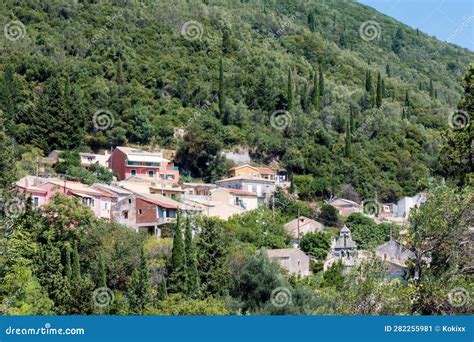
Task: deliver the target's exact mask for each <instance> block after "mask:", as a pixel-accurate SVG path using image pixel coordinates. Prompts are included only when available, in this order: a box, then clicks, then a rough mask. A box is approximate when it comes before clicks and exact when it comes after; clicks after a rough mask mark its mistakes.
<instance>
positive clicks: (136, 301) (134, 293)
mask: <svg viewBox="0 0 474 342" xmlns="http://www.w3.org/2000/svg"><path fill="white" fill-rule="evenodd" d="M128 299H129V303H130V313H131V314H142V313H143V310H144V309H145V308H146V307H147V306H148V305H149V304H150V303H151V301H152V296H151V273H150V268H149V266H148V262H147V259H146V256H145V251H144V249H143V247H142V250H141V254H140V266H139V268H138V269H135V270H134V271H133V273H132V278H131V282H130V285H129V289H128Z"/></svg>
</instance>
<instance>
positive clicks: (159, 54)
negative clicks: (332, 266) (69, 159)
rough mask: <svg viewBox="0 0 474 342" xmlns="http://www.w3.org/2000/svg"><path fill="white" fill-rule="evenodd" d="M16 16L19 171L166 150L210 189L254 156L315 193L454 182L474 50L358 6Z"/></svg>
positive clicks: (388, 190) (32, 6)
mask: <svg viewBox="0 0 474 342" xmlns="http://www.w3.org/2000/svg"><path fill="white" fill-rule="evenodd" d="M5 9H6V10H5V11H2V14H0V20H1V21H2V22H5V23H6V22H9V21H11V20H17V21H20V22H21V23H22V25H24V27H19V28H18V29H19V30H20V32H21V33H23V36H22V38H21V39H17V40H14V41H10V40H7V39H2V40H1V44H2V46H1V51H2V54H1V59H0V89H1V91H0V104H1V108H2V110H3V116H4V118H3V120H4V122H5V126H6V129H7V134H8V135H9V136H10V137H11V138H12V139H14V140H15V142H16V143H17V144H18V148H17V150H18V151H17V157H18V158H20V156H21V154H23V153H25V152H29V153H31V151H35V152H36V153H41V152H42V153H48V152H49V151H51V150H53V149H68V150H70V149H78V150H89V149H92V150H97V149H99V148H110V147H113V146H117V145H123V144H126V143H135V144H142V145H145V144H152V145H153V144H158V145H160V146H162V147H174V148H178V149H179V150H180V153H179V155H178V162H179V165H180V166H181V168H182V171H183V172H184V173H185V174H189V175H191V176H193V177H198V178H203V179H204V180H205V181H211V180H213V179H215V178H216V177H219V176H221V175H222V174H223V171H224V169H225V167H226V163H225V160H223V158H221V157H220V151H222V150H223V149H234V148H238V147H243V148H249V149H250V152H251V155H252V157H253V158H254V161H255V162H257V163H262V164H265V163H269V162H271V161H277V162H279V163H280V165H281V166H283V167H286V168H287V169H288V170H289V171H290V172H291V173H292V174H293V175H294V176H295V178H294V180H295V183H296V184H298V183H302V184H303V185H305V184H307V183H308V182H309V189H307V191H305V194H303V196H306V197H310V198H316V197H321V196H322V197H327V196H330V195H334V194H340V193H341V191H342V190H343V189H344V188H345V185H347V184H351V186H352V187H354V188H355V190H356V192H357V193H358V194H359V195H360V196H361V197H362V198H374V197H375V196H378V198H379V199H380V200H381V201H393V200H396V199H398V198H399V197H401V196H404V195H413V194H414V193H416V192H417V191H419V190H422V189H424V188H426V186H427V184H428V183H429V182H430V180H433V177H435V179H437V178H438V177H442V176H447V175H449V174H450V171H451V170H449V168H447V166H446V165H445V162H444V161H445V159H446V156H445V155H444V154H443V153H441V151H440V150H441V145H442V142H443V135H442V132H443V131H444V130H447V129H449V127H450V120H451V119H452V117H453V115H452V114H453V111H454V110H455V108H456V106H457V103H458V101H459V99H460V95H461V93H462V88H461V87H460V85H461V79H462V77H463V75H464V74H465V73H466V69H467V66H468V64H469V62H470V61H472V60H473V53H472V52H471V51H469V50H466V49H462V48H460V47H457V46H453V45H450V44H447V43H442V42H440V41H438V40H436V39H435V38H433V37H430V36H428V35H426V34H424V33H422V32H420V31H418V30H414V29H411V28H409V27H407V26H405V25H403V24H401V23H399V22H397V21H395V20H393V19H391V18H389V17H386V16H384V15H381V14H380V13H378V12H376V11H374V10H373V9H371V8H368V7H365V6H363V5H360V4H357V3H355V2H352V1H330V2H327V1H317V2H316V1H314V2H307V1H289V0H288V1H270V0H265V1H227V0H226V1H199V0H195V1H166V0H165V1H160V2H159V3H156V2H154V1H125V0H123V1H122V0H120V1H119V0H117V1H74V2H71V1H48V2H42V1H27V0H25V1H21V0H17V1H7V2H6V4H5ZM369 20H372V21H375V22H376V23H377V24H378V27H377V26H376V27H374V29H375V30H376V32H375V34H376V36H374V37H370V36H369V39H367V37H365V36H364V34H367V33H364V32H363V31H362V35H361V32H359V31H360V30H359V29H360V28H361V24H362V23H364V22H366V21H369ZM12 29H13V30H14V29H15V27H13V28H12ZM377 30H378V31H377ZM12 33H15V32H12ZM370 33H371V32H370V31H368V34H370ZM377 34H378V35H377ZM364 37H365V39H364ZM101 111H102V112H101ZM276 111H281V112H279V113H282V112H283V116H282V117H280V118H278V117H277V118H275V117H274V116H272V113H275V112H276ZM98 112H99V116H100V115H102V116H103V117H102V118H101V119H102V120H103V121H104V122H102V123H101V124H102V125H105V126H100V125H98V124H97V122H95V121H94V114H96V113H98ZM287 113H288V114H287ZM277 115H278V114H277ZM95 118H96V119H97V115H96V116H95ZM272 118H274V119H280V120H276V121H279V122H280V125H281V124H283V126H281V127H280V126H276V127H277V128H274V126H275V125H277V124H278V122H276V123H274V125H273V126H272V125H271V122H272ZM274 121H275V120H274ZM94 122H95V124H94ZM455 123H457V122H455ZM175 127H180V128H185V129H186V131H187V132H188V134H187V135H185V137H184V139H183V140H181V139H179V138H175V137H174V136H173V129H174V128H175ZM104 128H106V129H104ZM348 140H349V141H348ZM33 147H36V148H39V150H37V149H32V148H33ZM468 166H469V165H468ZM471 170H472V168H471ZM451 174H452V172H451ZM297 176H304V177H302V178H301V177H300V178H298V177H297ZM459 181H462V182H465V180H459Z"/></svg>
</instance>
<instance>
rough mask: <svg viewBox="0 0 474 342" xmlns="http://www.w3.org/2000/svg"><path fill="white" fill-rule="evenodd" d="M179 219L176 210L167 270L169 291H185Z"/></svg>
mask: <svg viewBox="0 0 474 342" xmlns="http://www.w3.org/2000/svg"><path fill="white" fill-rule="evenodd" d="M180 221H181V213H180V212H179V211H178V216H177V218H176V224H175V229H174V235H173V250H172V253H171V263H170V270H169V275H170V276H169V279H168V280H169V283H168V288H169V292H170V293H177V292H186V291H185V290H186V255H185V250H184V241H183V233H182V231H181V222H180Z"/></svg>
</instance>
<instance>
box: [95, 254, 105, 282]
mask: <svg viewBox="0 0 474 342" xmlns="http://www.w3.org/2000/svg"><path fill="white" fill-rule="evenodd" d="M106 286H107V276H106V274H105V264H104V257H103V256H102V254H101V255H100V256H99V271H98V273H97V287H106Z"/></svg>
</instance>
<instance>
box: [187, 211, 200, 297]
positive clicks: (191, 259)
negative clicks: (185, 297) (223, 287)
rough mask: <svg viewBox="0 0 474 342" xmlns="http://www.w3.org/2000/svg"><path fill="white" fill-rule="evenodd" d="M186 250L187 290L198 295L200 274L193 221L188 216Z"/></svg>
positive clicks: (191, 294) (193, 294) (192, 294)
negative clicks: (194, 241)
mask: <svg viewBox="0 0 474 342" xmlns="http://www.w3.org/2000/svg"><path fill="white" fill-rule="evenodd" d="M185 251H186V280H187V282H188V285H187V290H188V294H189V295H190V296H196V295H197V294H198V290H199V275H198V270H197V260H196V252H195V249H194V243H193V234H192V227H191V222H190V220H189V218H188V217H186V231H185Z"/></svg>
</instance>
